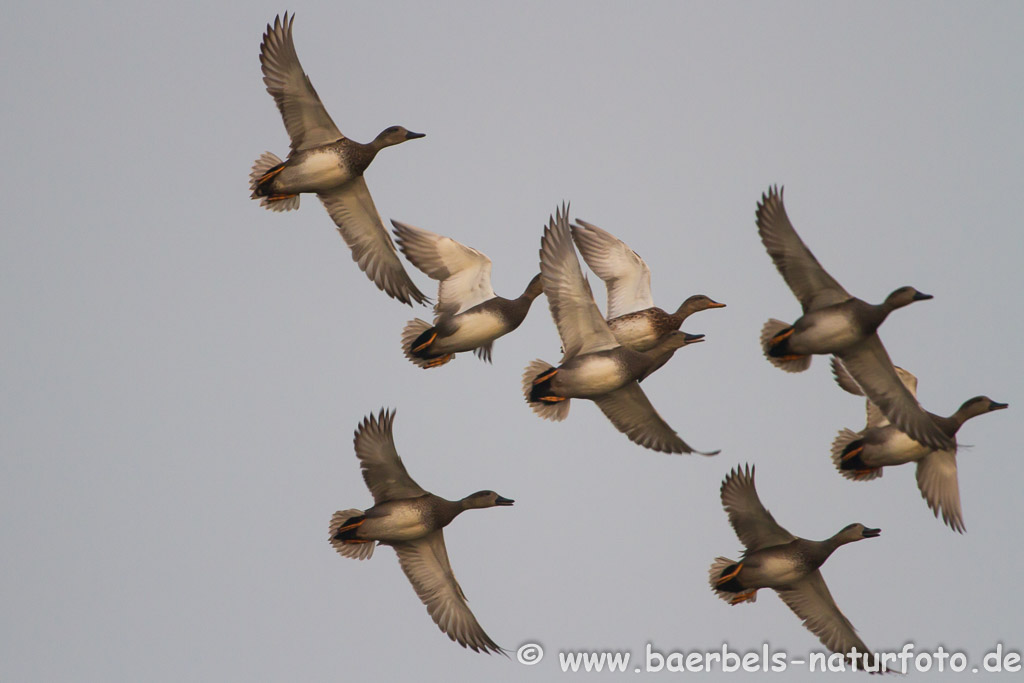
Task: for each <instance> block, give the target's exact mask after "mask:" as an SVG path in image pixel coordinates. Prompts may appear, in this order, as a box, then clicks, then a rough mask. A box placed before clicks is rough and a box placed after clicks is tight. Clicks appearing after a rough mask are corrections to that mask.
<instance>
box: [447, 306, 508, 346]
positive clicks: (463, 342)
mask: <svg viewBox="0 0 1024 683" xmlns="http://www.w3.org/2000/svg"><path fill="white" fill-rule="evenodd" d="M451 323H452V324H453V327H454V329H452V331H451V332H448V333H447V334H445V335H444V337H443V338H441V339H438V340H437V341H435V342H434V343H433V344H432V350H433V351H436V352H439V353H459V352H460V351H472V350H473V349H475V348H477V347H479V346H483V345H484V344H487V343H488V342H492V341H494V340H495V339H497V338H498V337H500V336H502V335H503V334H505V333H506V332H508V328H507V326H506V325H505V321H504V320H502V319H501V318H500V317H499V316H497V315H494V313H490V312H486V311H477V312H468V311H467V312H466V313H462V314H459V315H457V316H455V317H454V318H452V319H451Z"/></svg>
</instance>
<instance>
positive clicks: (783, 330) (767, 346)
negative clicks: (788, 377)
mask: <svg viewBox="0 0 1024 683" xmlns="http://www.w3.org/2000/svg"><path fill="white" fill-rule="evenodd" d="M792 333H793V328H792V326H791V325H790V324H789V323H785V322H782V321H781V320H776V319H775V318H769V320H768V322H766V323H765V324H764V327H762V328H761V348H762V349H763V350H764V357H765V358H767V359H768V360H769V361H770V362H771V364H772V365H774V366H775V367H777V368H781V369H783V370H785V371H786V372H803V371H804V370H806V369H807V368H809V367H811V357H810V356H804V355H800V354H795V353H791V352H790V351H789V337H790V335H791V334H792Z"/></svg>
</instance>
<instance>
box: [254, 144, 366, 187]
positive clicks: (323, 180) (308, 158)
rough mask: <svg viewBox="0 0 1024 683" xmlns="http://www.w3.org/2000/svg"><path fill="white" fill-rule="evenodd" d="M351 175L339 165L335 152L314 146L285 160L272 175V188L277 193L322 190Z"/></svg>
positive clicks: (340, 182)
mask: <svg viewBox="0 0 1024 683" xmlns="http://www.w3.org/2000/svg"><path fill="white" fill-rule="evenodd" d="M353 177H354V176H353V175H352V174H351V173H350V172H348V171H346V170H345V169H344V168H343V167H342V165H341V159H340V158H339V157H338V154H337V152H335V151H333V150H329V149H314V150H309V151H307V152H300V153H299V154H296V155H294V156H292V157H291V158H290V159H288V161H287V162H286V163H285V166H284V168H283V169H282V170H281V172H280V173H279V174H278V175H277V177H276V178H274V190H275V191H276V192H280V193H298V192H323V191H325V190H330V189H333V188H335V187H338V186H339V185H342V184H343V183H347V182H348V181H349V180H352V178H353Z"/></svg>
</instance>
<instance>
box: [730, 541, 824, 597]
mask: <svg viewBox="0 0 1024 683" xmlns="http://www.w3.org/2000/svg"><path fill="white" fill-rule="evenodd" d="M808 543H811V541H805V540H803V539H797V540H795V541H792V542H790V543H786V544H784V545H776V546H772V547H770V548H762V549H760V550H756V551H754V552H750V553H746V554H744V555H743V560H742V566H741V567H740V569H739V571H738V572H737V573H736V574H735V576H733V578H731V579H730V580H729V581H726V582H724V583H722V584H719V585H718V588H719V589H721V590H724V591H728V592H731V593H742V592H744V591H747V590H750V589H755V590H756V589H760V588H785V587H787V586H790V585H792V584H794V583H796V582H797V581H799V580H800V579H802V578H804V577H806V576H807V575H808V574H810V573H811V572H812V571H814V570H815V569H817V568H818V567H820V566H821V565H822V564H823V563H824V561H825V558H822V559H821V560H820V561H817V562H814V561H811V559H810V553H809V552H808V548H807V547H806V546H807V544H808ZM737 564H739V563H737ZM735 567H736V565H732V566H730V567H728V568H726V572H727V573H728V571H729V570H732V569H735Z"/></svg>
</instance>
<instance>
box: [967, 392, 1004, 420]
mask: <svg viewBox="0 0 1024 683" xmlns="http://www.w3.org/2000/svg"><path fill="white" fill-rule="evenodd" d="M1009 406H1010V404H1009V403H998V402H996V401H993V400H992V399H990V398H989V397H988V396H975V397H974V398H969V399H967V400H966V401H964V404H963V405H962V406H960V409H959V410H957V411H956V412H957V415H959V416H961V417H962V418H963V419H964V420H967V419H969V418H972V417H974V416H976V415H984V414H985V413H991V412H992V411H993V410H1002V409H1003V408H1008V407H1009Z"/></svg>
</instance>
